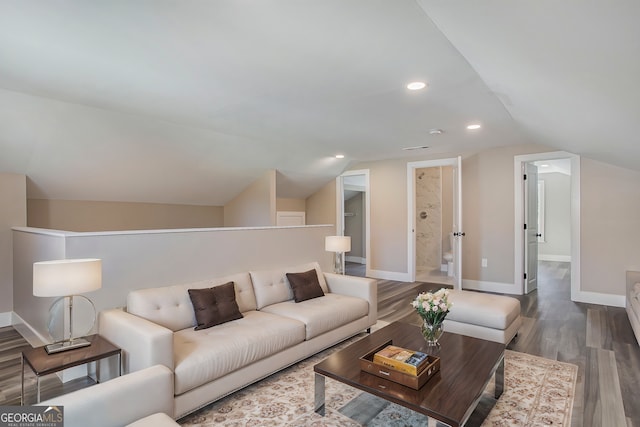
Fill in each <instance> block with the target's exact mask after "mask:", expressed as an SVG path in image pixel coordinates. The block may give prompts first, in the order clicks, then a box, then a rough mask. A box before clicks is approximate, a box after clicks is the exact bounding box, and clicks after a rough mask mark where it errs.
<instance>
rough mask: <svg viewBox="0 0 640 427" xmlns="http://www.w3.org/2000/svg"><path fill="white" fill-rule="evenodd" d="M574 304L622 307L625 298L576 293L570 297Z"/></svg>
mask: <svg viewBox="0 0 640 427" xmlns="http://www.w3.org/2000/svg"><path fill="white" fill-rule="evenodd" d="M571 300H572V301H574V302H583V303H586V304H597V305H607V306H609V307H624V306H625V305H626V302H627V298H626V297H625V296H624V295H613V294H601V293H598V292H584V291H578V292H576V293H575V295H573V294H572V295H571Z"/></svg>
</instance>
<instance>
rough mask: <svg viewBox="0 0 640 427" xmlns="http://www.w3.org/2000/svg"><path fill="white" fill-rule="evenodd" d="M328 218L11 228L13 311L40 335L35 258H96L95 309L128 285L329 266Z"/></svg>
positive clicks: (41, 303) (118, 297)
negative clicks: (314, 222) (123, 228)
mask: <svg viewBox="0 0 640 427" xmlns="http://www.w3.org/2000/svg"><path fill="white" fill-rule="evenodd" d="M333 230H334V227H333V226H307V227H284V228H280V227H265V228H253V229H247V228H219V229H192V230H164V231H147V232H145V231H141V232H105V233H71V232H53V231H50V230H49V231H47V230H39V229H31V228H16V229H14V231H13V239H14V268H15V280H14V311H15V313H16V314H17V315H18V316H19V317H20V318H21V319H22V320H24V322H25V323H26V324H28V325H30V327H31V328H33V329H34V330H35V331H36V333H37V334H40V335H41V336H44V337H46V336H47V332H46V319H47V310H48V307H49V305H50V304H51V302H52V301H53V299H51V298H40V297H34V296H33V294H32V269H33V263H34V262H36V261H44V260H51V259H64V258H100V259H102V268H103V282H102V289H100V290H99V291H95V292H92V293H90V294H89V295H88V296H89V297H90V298H91V299H92V300H93V302H94V303H95V305H96V309H97V310H103V309H105V308H110V307H119V306H124V305H125V301H126V296H127V293H128V292H129V291H130V290H131V289H139V288H149V287H157V286H165V285H171V284H179V283H189V282H193V281H197V280H203V279H207V278H215V277H220V276H224V275H227V274H232V273H237V272H242V271H248V270H251V269H253V270H258V269H269V268H275V267H286V266H292V265H297V264H301V263H305V262H310V261H318V262H319V263H320V265H321V266H322V268H323V269H324V270H326V271H331V268H332V257H331V254H330V253H329V252H326V251H325V250H324V238H325V236H328V235H331V234H333Z"/></svg>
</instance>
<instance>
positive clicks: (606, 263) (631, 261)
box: [580, 158, 640, 295]
mask: <svg viewBox="0 0 640 427" xmlns="http://www.w3.org/2000/svg"><path fill="white" fill-rule="evenodd" d="M580 176H581V183H580V190H581V197H580V201H581V209H580V216H581V230H580V234H581V245H580V248H581V253H580V256H581V258H582V259H581V263H580V266H581V271H580V276H581V279H582V291H585V292H600V293H611V294H618V295H624V293H625V272H626V271H627V270H635V271H640V172H638V171H632V170H628V169H623V168H619V167H616V166H612V165H609V164H606V163H602V162H597V161H594V160H590V159H585V158H582V161H581V165H580Z"/></svg>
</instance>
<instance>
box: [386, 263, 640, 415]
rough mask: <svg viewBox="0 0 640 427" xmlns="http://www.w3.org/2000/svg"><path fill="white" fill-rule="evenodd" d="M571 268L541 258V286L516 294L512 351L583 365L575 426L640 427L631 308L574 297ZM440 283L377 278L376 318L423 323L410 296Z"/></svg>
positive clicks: (639, 369) (638, 363) (639, 374)
mask: <svg viewBox="0 0 640 427" xmlns="http://www.w3.org/2000/svg"><path fill="white" fill-rule="evenodd" d="M569 273H570V266H569V264H568V263H559V262H541V263H540V267H539V272H538V290H537V291H534V292H532V293H531V294H529V295H524V296H516V298H518V299H519V300H520V303H521V305H522V316H523V326H522V328H521V329H520V332H519V334H518V336H517V337H516V339H515V340H514V341H512V342H511V343H510V344H509V346H508V348H509V349H511V350H515V351H521V352H524V353H529V354H533V355H536V356H541V357H546V358H549V359H555V360H559V361H563V362H569V363H573V364H576V365H577V366H578V380H577V388H576V398H575V401H574V408H573V417H572V423H571V425H572V426H574V427H580V426H584V427H630V426H636V427H640V389H638V384H640V347H639V346H638V342H637V341H636V339H635V337H634V335H633V331H632V330H631V324H630V323H629V319H628V317H627V313H626V311H625V310H624V309H623V308H617V307H605V306H600V305H591V304H582V303H575V302H572V301H571V298H570V292H571V291H570V286H571V285H570V281H569ZM439 287H440V285H435V284H423V283H398V282H393V281H387V280H380V281H379V282H378V317H379V318H380V319H381V320H386V321H390V322H391V321H396V320H399V321H403V322H408V323H413V324H415V325H419V324H420V317H419V316H418V315H417V314H416V313H414V311H413V308H412V307H411V306H410V305H409V303H410V301H411V300H412V299H413V297H415V295H417V293H418V292H422V291H426V290H435V289H438V288H439ZM472 422H473V420H470V424H471V423H472Z"/></svg>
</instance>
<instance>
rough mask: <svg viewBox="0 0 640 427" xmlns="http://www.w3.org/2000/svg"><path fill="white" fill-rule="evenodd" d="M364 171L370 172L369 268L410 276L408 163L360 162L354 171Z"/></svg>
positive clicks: (388, 161) (404, 161) (403, 161)
mask: <svg viewBox="0 0 640 427" xmlns="http://www.w3.org/2000/svg"><path fill="white" fill-rule="evenodd" d="M411 160H412V161H415V160H417V159H411ZM360 169H369V189H370V191H369V203H370V212H369V216H370V224H369V232H370V247H371V250H370V253H369V254H367V263H368V264H369V268H370V269H372V270H381V271H388V272H404V273H406V272H407V160H387V161H380V162H367V163H360V164H358V165H355V166H354V167H353V168H352V170H360Z"/></svg>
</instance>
